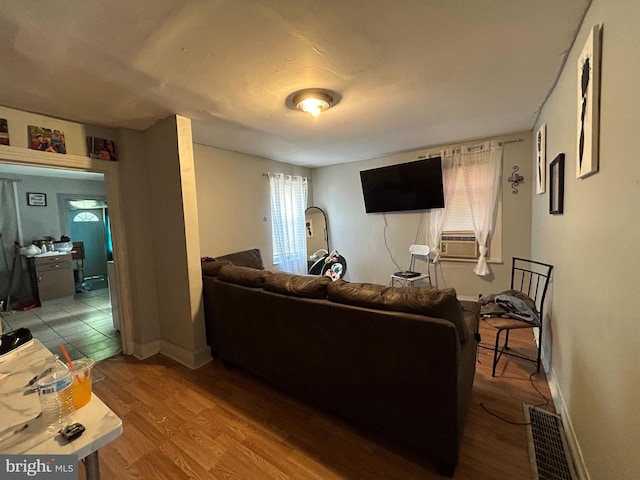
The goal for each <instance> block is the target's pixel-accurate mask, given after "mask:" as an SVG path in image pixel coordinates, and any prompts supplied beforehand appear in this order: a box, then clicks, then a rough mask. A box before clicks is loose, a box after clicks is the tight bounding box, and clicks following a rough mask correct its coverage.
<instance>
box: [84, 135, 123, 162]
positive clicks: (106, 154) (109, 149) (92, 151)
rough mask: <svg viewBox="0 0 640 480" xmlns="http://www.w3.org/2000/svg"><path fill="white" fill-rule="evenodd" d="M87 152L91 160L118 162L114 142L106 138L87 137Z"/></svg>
mask: <svg viewBox="0 0 640 480" xmlns="http://www.w3.org/2000/svg"><path fill="white" fill-rule="evenodd" d="M87 150H88V151H89V156H90V157H91V158H99V159H100V160H111V161H113V162H115V161H117V160H118V151H117V150H116V142H114V141H113V140H108V139H106V138H98V137H87Z"/></svg>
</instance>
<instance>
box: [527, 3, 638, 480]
mask: <svg viewBox="0 0 640 480" xmlns="http://www.w3.org/2000/svg"><path fill="white" fill-rule="evenodd" d="M595 24H603V35H602V42H603V47H602V75H601V103H600V105H601V122H600V171H599V172H598V173H596V174H595V175H593V176H591V177H588V178H585V179H576V178H575V161H576V137H577V134H576V118H577V100H576V96H577V79H576V75H577V73H576V72H577V67H576V63H577V57H578V54H579V52H580V50H581V49H582V46H583V45H584V42H585V40H586V38H587V35H588V33H589V30H590V29H591V27H592V26H593V25H595ZM639 24H640V5H639V4H638V2H637V0H617V1H610V0H594V1H593V3H592V5H591V8H590V10H589V12H588V13H587V16H586V18H585V20H584V24H583V26H582V27H581V29H580V32H579V34H578V37H577V39H576V43H575V45H574V47H573V48H572V50H571V52H570V54H569V56H568V61H567V64H566V66H565V68H564V70H563V72H562V75H561V76H560V78H559V81H558V83H557V86H556V87H555V89H554V91H553V92H552V94H551V96H550V97H549V99H548V101H547V102H546V104H545V105H544V108H543V109H542V112H541V116H540V118H539V120H538V122H537V124H536V126H535V129H537V128H538V127H539V125H540V124H542V123H546V124H547V158H551V159H552V158H554V157H555V156H556V155H557V154H558V153H560V152H564V153H565V154H566V180H565V205H564V214H563V215H557V216H552V215H549V214H548V201H549V197H548V193H547V194H546V195H533V218H532V224H533V230H532V232H533V235H532V252H533V255H534V256H535V257H538V258H542V259H544V260H546V261H549V262H550V263H552V264H554V265H555V271H554V279H553V288H552V299H551V302H550V304H549V306H550V313H551V317H550V321H549V323H548V325H549V330H548V332H547V335H546V337H545V341H546V347H545V354H546V356H547V358H548V359H550V360H551V362H552V372H551V381H552V385H553V386H554V387H555V388H556V389H557V391H558V404H559V407H560V409H561V410H563V411H564V413H565V422H567V423H568V424H569V426H570V428H572V431H573V433H575V437H576V438H577V442H578V443H579V448H580V450H581V453H582V456H583V457H584V464H585V465H586V469H587V470H588V474H589V476H590V478H592V479H607V480H614V479H630V478H637V477H638V475H639V473H638V472H640V456H638V454H637V447H638V445H640V414H639V413H638V404H639V402H640V375H639V372H640V355H639V354H638V348H639V347H638V345H639V341H640V333H639V330H638V325H640V313H639V312H638V309H637V308H634V307H633V305H635V300H636V298H637V295H638V289H639V287H640V255H638V250H637V248H638V247H637V245H638V238H639V237H640V222H639V221H638V212H640V161H639V160H638V151H640V135H638V131H639V129H640V108H639V107H638V105H640V90H639V88H638V85H639V84H640V54H639V53H638V52H639V50H638V45H640V29H638V25H639Z"/></svg>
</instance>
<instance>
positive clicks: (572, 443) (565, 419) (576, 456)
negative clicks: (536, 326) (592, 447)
mask: <svg viewBox="0 0 640 480" xmlns="http://www.w3.org/2000/svg"><path fill="white" fill-rule="evenodd" d="M542 363H543V365H544V367H545V373H546V374H547V382H548V383H549V390H550V391H551V398H552V399H553V404H554V405H555V407H556V412H557V413H558V415H560V416H561V417H562V425H563V428H564V433H565V435H566V437H567V443H569V449H570V450H571V458H572V459H573V462H574V467H575V469H576V472H577V474H578V478H579V479H580V480H591V477H590V476H589V471H588V470H587V466H586V465H585V463H584V457H583V456H582V450H581V449H580V443H579V442H578V437H577V436H576V432H575V430H574V428H573V423H572V422H571V416H570V415H569V410H568V409H567V404H566V403H565V401H564V397H563V395H562V391H561V390H560V386H559V385H558V381H557V377H556V375H555V372H554V370H553V368H548V365H549V362H548V361H547V360H546V358H543V359H542Z"/></svg>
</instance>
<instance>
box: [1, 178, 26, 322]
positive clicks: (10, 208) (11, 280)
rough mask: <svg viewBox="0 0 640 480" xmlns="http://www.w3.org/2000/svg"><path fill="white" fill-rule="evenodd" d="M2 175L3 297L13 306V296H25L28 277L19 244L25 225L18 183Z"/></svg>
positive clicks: (9, 305) (14, 297)
mask: <svg viewBox="0 0 640 480" xmlns="http://www.w3.org/2000/svg"><path fill="white" fill-rule="evenodd" d="M19 181H20V180H12V179H4V178H0V212H2V213H1V214H0V248H1V249H2V251H0V300H1V301H3V302H6V305H5V308H6V309H7V310H9V309H11V303H12V301H13V300H14V299H16V298H19V297H24V296H25V295H28V294H29V292H28V291H27V290H26V288H28V285H27V283H28V282H27V281H26V280H27V277H26V275H25V274H24V272H23V269H22V258H21V257H20V256H19V252H18V251H17V250H16V245H18V246H19V245H22V228H21V225H20V212H19V207H18V205H19V203H18V188H17V182H19Z"/></svg>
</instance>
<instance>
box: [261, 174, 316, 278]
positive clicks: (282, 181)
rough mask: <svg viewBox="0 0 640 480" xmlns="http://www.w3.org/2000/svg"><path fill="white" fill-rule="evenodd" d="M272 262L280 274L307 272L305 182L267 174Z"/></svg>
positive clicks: (280, 175)
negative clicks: (277, 266)
mask: <svg viewBox="0 0 640 480" xmlns="http://www.w3.org/2000/svg"><path fill="white" fill-rule="evenodd" d="M268 177H269V187H270V197H271V226H272V230H271V233H272V238H273V263H274V264H276V265H279V266H280V269H281V270H282V271H283V272H289V273H296V274H304V273H307V236H306V230H305V214H304V211H305V208H306V206H307V188H308V185H307V179H306V178H304V177H299V176H292V175H284V174H281V173H270V174H268Z"/></svg>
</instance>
